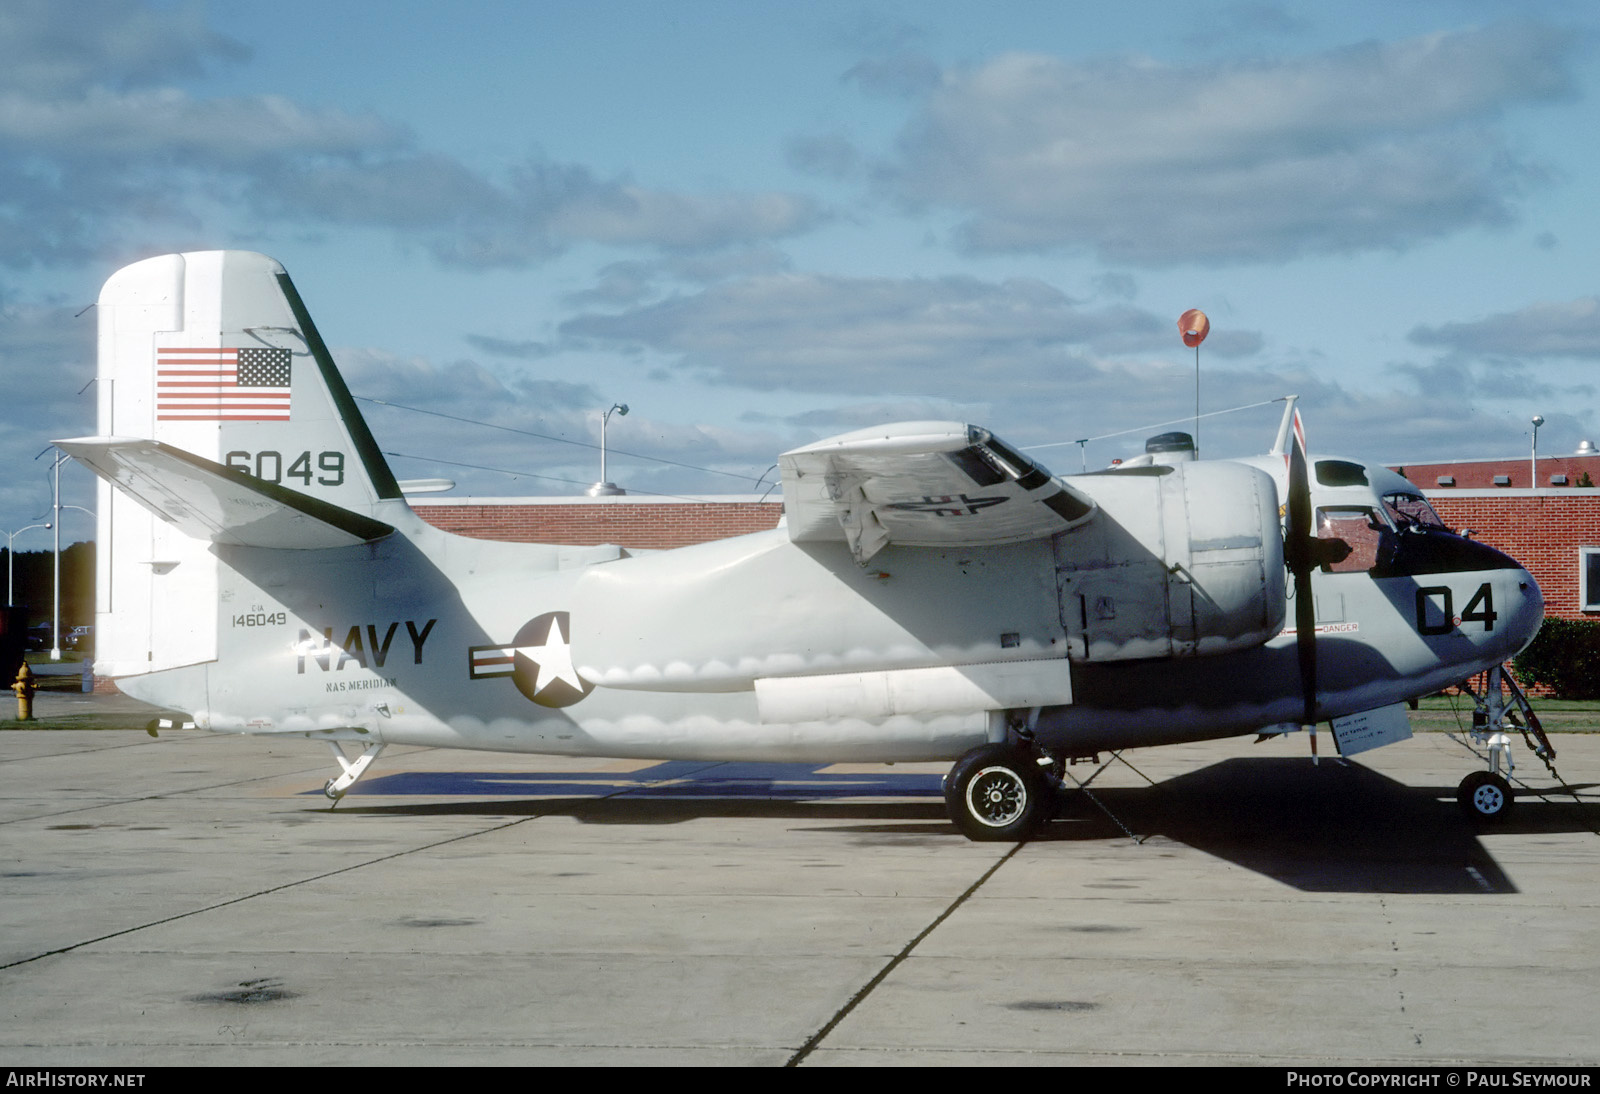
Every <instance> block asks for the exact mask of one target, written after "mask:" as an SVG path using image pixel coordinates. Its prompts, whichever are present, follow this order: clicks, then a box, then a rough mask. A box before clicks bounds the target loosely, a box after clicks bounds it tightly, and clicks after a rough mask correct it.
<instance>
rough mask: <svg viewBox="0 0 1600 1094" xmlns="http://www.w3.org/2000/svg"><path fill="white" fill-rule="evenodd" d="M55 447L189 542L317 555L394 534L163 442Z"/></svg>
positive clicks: (87, 441) (120, 440) (80, 441)
mask: <svg viewBox="0 0 1600 1094" xmlns="http://www.w3.org/2000/svg"><path fill="white" fill-rule="evenodd" d="M55 443H56V447H58V448H60V449H61V450H62V451H63V452H65V453H67V454H68V455H69V456H71V457H73V458H74V459H76V460H77V461H78V462H79V463H82V464H84V465H86V466H87V467H89V468H90V469H91V470H92V471H94V473H95V474H97V475H99V476H100V477H101V478H103V479H105V480H106V481H107V482H109V483H111V485H113V486H115V487H116V488H117V489H119V490H121V491H123V492H124V493H125V494H127V495H128V496H129V497H131V498H133V499H134V500H135V501H137V502H138V503H139V504H140V505H142V506H144V507H145V508H146V509H148V510H150V511H151V512H152V513H154V514H155V515H156V516H158V517H160V518H161V519H162V520H164V521H166V522H168V523H169V524H172V525H174V526H175V527H177V528H178V529H179V530H180V531H182V532H183V533H184V534H185V535H189V536H192V537H194V538H195V539H202V540H210V541H212V542H213V543H226V544H232V545H234V546H238V547H278V548H289V549H298V550H311V549H315V548H320V547H350V546H354V545H355V544H358V543H370V542H372V541H373V540H377V539H382V538H383V537H384V536H387V535H389V534H390V533H391V532H393V531H394V528H393V527H391V526H390V525H388V524H385V523H383V522H382V521H380V520H374V519H372V518H371V517H368V516H363V515H362V514H360V513H353V512H351V511H350V510H348V509H343V508H340V507H339V506H337V505H334V504H332V503H330V502H326V501H321V500H319V499H317V498H313V497H310V496H308V495H306V494H301V493H298V492H296V491H294V490H290V489H288V488H287V487H283V486H279V485H277V484H276V483H270V482H265V481H263V480H261V479H258V478H254V477H253V476H250V475H247V474H245V473H244V472H242V471H236V470H231V469H229V468H227V467H224V466H222V465H221V464H219V463H213V462H212V461H210V460H208V459H204V458H203V457H200V456H196V455H194V454H193V453H190V452H185V451H184V450H183V449H181V448H174V447H173V446H172V445H169V444H163V443H162V442H160V441H155V440H146V439H142V438H136V437H78V438H74V439H72V440H67V441H57V442H55Z"/></svg>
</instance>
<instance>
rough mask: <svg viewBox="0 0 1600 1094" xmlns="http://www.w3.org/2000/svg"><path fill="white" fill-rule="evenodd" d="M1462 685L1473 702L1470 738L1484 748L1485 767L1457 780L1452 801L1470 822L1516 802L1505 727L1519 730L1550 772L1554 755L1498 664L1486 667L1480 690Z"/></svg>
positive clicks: (1491, 817)
mask: <svg viewBox="0 0 1600 1094" xmlns="http://www.w3.org/2000/svg"><path fill="white" fill-rule="evenodd" d="M1464 690H1466V691H1467V692H1468V694H1470V695H1471V696H1472V697H1473V700H1474V703H1475V709H1474V710H1473V712H1472V739H1473V741H1474V742H1476V743H1477V744H1478V745H1479V746H1480V747H1483V748H1485V749H1487V750H1488V753H1489V770H1487V771H1474V772H1472V773H1471V774H1470V775H1468V776H1467V777H1466V778H1464V779H1462V780H1461V785H1460V786H1458V787H1457V788H1456V803H1457V804H1458V805H1460V806H1461V809H1462V811H1463V812H1464V813H1466V815H1467V816H1468V817H1470V818H1472V819H1473V820H1474V821H1478V822H1480V823H1488V822H1494V821H1499V820H1502V819H1504V818H1505V816H1506V815H1507V814H1508V813H1509V812H1510V811H1511V807H1512V805H1513V804H1515V802H1516V793H1515V791H1513V790H1512V789H1511V782H1510V779H1509V776H1510V774H1511V773H1512V771H1513V770H1515V768H1516V764H1515V762H1514V761H1513V759H1512V757H1511V735H1510V734H1509V733H1507V732H1506V730H1508V729H1515V730H1519V731H1520V732H1521V733H1522V737H1523V740H1524V741H1526V742H1527V744H1528V747H1529V748H1531V749H1533V754H1534V755H1535V756H1537V757H1538V758H1539V759H1541V760H1543V761H1544V763H1545V766H1546V767H1550V769H1551V772H1552V773H1553V772H1554V771H1555V768H1554V767H1551V765H1550V761H1551V760H1553V759H1555V755H1556V750H1555V746H1554V745H1552V744H1551V743H1550V738H1549V737H1547V736H1546V735H1545V732H1544V727H1543V726H1541V725H1540V724H1539V716H1538V715H1537V714H1535V713H1534V712H1533V707H1532V705H1530V704H1529V702H1528V698H1527V696H1525V695H1524V694H1523V693H1522V689H1521V688H1519V687H1518V686H1517V682H1516V681H1515V680H1513V679H1512V678H1511V676H1510V674H1509V673H1507V672H1506V671H1505V669H1504V668H1503V667H1502V666H1500V665H1496V666H1495V667H1494V668H1492V669H1490V670H1489V671H1488V673H1487V674H1486V677H1485V680H1484V687H1483V691H1482V693H1481V694H1480V693H1478V692H1475V691H1473V690H1472V689H1471V687H1470V686H1466V687H1465V689H1464ZM1508 700H1509V701H1508ZM1535 742H1537V743H1535Z"/></svg>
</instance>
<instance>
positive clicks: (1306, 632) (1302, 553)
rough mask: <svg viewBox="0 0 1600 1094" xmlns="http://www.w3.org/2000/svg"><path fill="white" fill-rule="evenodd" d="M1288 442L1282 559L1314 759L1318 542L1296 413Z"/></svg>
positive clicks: (1303, 718)
mask: <svg viewBox="0 0 1600 1094" xmlns="http://www.w3.org/2000/svg"><path fill="white" fill-rule="evenodd" d="M1294 427H1295V428H1294V440H1293V442H1292V443H1291V444H1290V445H1289V453H1288V460H1289V531H1288V535H1287V536H1286V537H1285V538H1284V541H1283V561H1284V565H1286V566H1287V567H1288V568H1289V574H1290V576H1291V577H1293V578H1294V648H1295V653H1296V655H1297V656H1298V657H1299V661H1300V694H1301V696H1302V697H1303V699H1304V702H1305V707H1304V710H1303V711H1302V712H1301V716H1300V724H1301V725H1303V726H1305V727H1306V729H1307V731H1308V732H1309V733H1310V734H1311V762H1312V763H1316V761H1317V606H1316V602H1315V601H1314V599H1313V595H1312V592H1311V568H1312V567H1313V566H1314V565H1316V561H1315V558H1314V556H1315V554H1316V543H1315V540H1314V538H1313V537H1312V534H1311V476H1310V471H1309V469H1308V468H1307V467H1306V447H1305V434H1304V433H1303V432H1302V431H1301V428H1300V415H1299V413H1298V412H1296V414H1295V416H1294Z"/></svg>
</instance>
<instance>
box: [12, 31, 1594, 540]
mask: <svg viewBox="0 0 1600 1094" xmlns="http://www.w3.org/2000/svg"><path fill="white" fill-rule="evenodd" d="M1597 27H1600V15H1597V14H1596V9H1594V8H1593V6H1592V5H1589V4H1583V3H1561V2H1543V3H1541V2H1531V3H1523V4H1518V5H1515V6H1513V5H1506V4H1500V3H1493V4H1491V3H1478V2H1469V0H1434V2H1428V0H1417V2H1413V3H1407V4H1403V5H1401V4H1340V5H1327V4H1294V3H1284V4H1274V3H1235V4H1228V3H1213V4H1199V3H1177V2H1171V3H1134V4H1130V5H1124V6H1122V7H1121V8H1120V9H1118V10H1117V11H1109V10H1103V9H1102V7H1101V6H1090V5H1074V4H1061V3H986V4H982V5H979V4H976V3H881V2H848V3H847V2H816V3H808V4H804V5H800V4H763V3H755V2H742V3H720V2H709V0H698V2H695V0H687V2H682V3H670V4H669V3H642V2H630V3H624V2H613V3H607V2H591V3H582V4H579V3H553V2H551V3H512V2H478V3H474V2H470V0H468V2H463V3H456V4H451V5H442V4H436V3H421V2H410V3H407V2H383V3H380V2H354V0H351V2H334V3H326V2H324V3H302V2H298V0H287V2H280V3H276V4H272V5H264V4H254V3H214V4H211V5H199V4H190V3H159V2H137V0H74V2H71V3H60V2H48V0H39V2H34V0H7V3H5V4H4V5H3V6H0V50H3V51H4V54H3V58H0V59H3V60H4V61H5V63H4V64H3V65H0V379H3V381H4V383H5V385H6V387H7V389H8V391H9V393H10V394H9V395H8V397H7V398H5V399H0V460H4V466H5V467H6V468H7V469H8V474H7V475H6V476H5V477H4V479H3V480H0V527H3V528H4V529H6V530H10V529H15V528H17V527H19V526H21V525H24V524H27V523H31V522H32V521H33V519H34V518H35V517H36V515H37V514H40V513H42V512H44V510H45V508H46V507H47V506H48V504H49V488H48V484H47V480H46V476H45V470H46V464H47V461H48V457H45V458H44V459H40V460H37V461H36V460H35V459H34V456H35V454H36V453H37V452H39V451H40V450H41V449H43V448H44V447H45V446H46V444H47V443H48V441H49V439H50V438H51V437H58V436H74V435H80V434H83V433H89V432H92V431H93V428H94V423H93V403H92V392H84V393H82V394H79V392H80V389H82V388H83V387H84V385H85V384H87V383H88V382H89V380H90V378H91V376H92V375H93V367H94V366H93V334H94V330H93V322H94V312H93V311H92V310H91V311H89V312H88V313H86V314H84V315H82V316H78V315H77V313H78V312H80V311H81V310H82V309H83V308H84V307H85V305H87V304H89V303H91V302H92V301H93V300H94V298H95V295H96V294H97V292H98V289H99V285H100V283H101V282H102V281H103V280H104V279H105V278H106V277H107V276H108V275H109V274H110V273H111V272H112V271H114V270H115V269H116V268H118V267H119V266H120V265H122V264H124V263H126V262H129V261H133V260H136V259H139V258H143V257H148V256H150V255H153V254H159V253H163V252H167V251H175V250H191V249H204V248H216V247H238V248H247V249H253V250H260V251H264V252H266V253H268V254H271V255H272V256H274V257H276V258H278V259H279V260H280V261H282V262H283V263H284V265H285V266H286V267H287V268H288V269H289V271H290V273H291V275H293V277H294V278H295V280H296V283H297V284H298V285H299V288H300V291H301V293H302V295H303V296H304V297H305V299H306V301H307V303H308V305H309V306H310V308H311V311H312V313H313V315H314V316H315V317H316V319H317V321H318V324H319V326H320V327H321V329H322V332H323V334H324V336H325V337H326V338H327V340H328V341H329V343H330V345H331V346H332V347H333V348H334V352H335V356H336V357H337V358H338V359H339V361H340V364H341V367H342V368H343V369H344V371H345V374H346V377H347V379H348V380H349V382H350V385H351V387H352V389H353V390H354V391H355V393H356V394H357V396H365V397H367V398H369V399H377V400H383V401H385V402H387V403H390V404H400V405H402V406H410V407H415V408H421V409H427V410H431V411H434V412H437V413H441V414H448V415H452V416H454V418H463V419H469V420H472V421H476V422H485V423H490V424H491V425H493V426H499V427H502V428H499V429H494V428H489V427H486V426H474V425H468V424H464V423H462V422H459V421H456V420H453V418H443V417H438V416H435V415H429V414H423V413H419V412H418V411H417V410H401V409H396V408H394V407H393V406H383V405H379V404H376V403H371V402H368V403H364V404H363V405H364V406H365V407H366V408H367V409H368V410H369V411H370V420H371V423H372V425H373V428H374V432H375V433H376V434H377V436H378V439H379V442H380V444H381V445H382V447H384V448H385V449H386V450H388V451H390V452H391V453H396V454H397V455H395V456H394V457H393V462H394V465H395V468H396V471H397V473H398V474H399V476H400V477H401V478H420V477H427V476H434V475H445V476H448V477H452V478H455V479H457V480H458V481H459V482H460V483H461V490H460V492H471V493H475V494H482V495H511V496H517V495H533V494H564V493H576V492H579V491H581V489H582V486H583V484H586V483H588V482H590V481H592V480H593V479H594V477H595V475H596V473H597V470H598V467H597V462H598V461H597V458H596V456H595V454H594V452H593V451H592V449H589V448H586V447H583V446H582V444H574V443H562V441H561V440H557V441H551V440H543V439H540V438H538V437H534V436H529V435H528V434H529V433H533V434H540V435H543V436H546V437H555V438H561V439H563V440H564V441H566V442H573V441H576V442H593V441H594V440H595V439H596V437H597V433H598V425H597V419H598V414H599V412H600V410H602V409H603V408H604V407H607V406H609V405H610V404H611V403H612V402H613V401H621V402H626V403H628V404H630V406H631V408H632V413H631V414H630V415H629V416H628V417H627V418H622V419H619V418H613V419H612V428H611V432H610V442H611V445H612V447H613V449H614V450H620V451H621V452H626V453H633V454H637V455H636V456H635V455H628V456H624V455H620V454H619V455H617V456H615V457H614V459H613V460H612V462H611V466H610V470H611V477H612V478H613V479H615V480H616V481H618V482H620V483H621V484H622V485H624V486H626V487H628V488H629V489H630V490H633V491H635V492H645V491H657V492H663V493H691V492H742V491H746V490H749V489H752V487H753V485H754V483H755V481H756V480H757V478H758V477H759V476H761V475H762V473H763V472H764V471H765V470H766V469H767V468H768V467H769V465H771V464H772V463H773V462H774V460H775V459H776V456H777V454H778V453H779V452H780V451H782V450H784V449H786V448H789V447H793V446H795V445H798V444H802V443H805V442H807V441H810V440H814V439H817V438H820V437H823V436H827V435H829V434H831V433H837V432H843V431H845V430H848V429H854V428H858V427H861V426H864V425H870V424H873V423H874V422H880V421H892V420H903V419H914V418H928V417H937V418H958V419H964V420H968V421H973V422H977V423H979V424H982V425H985V426H987V427H989V428H991V429H993V430H994V431H995V432H997V433H998V434H1000V435H1001V436H1003V437H1005V438H1006V439H1008V440H1009V441H1011V442H1012V443H1014V444H1018V445H1046V444H1052V443H1058V442H1063V441H1066V442H1071V441H1075V440H1077V439H1078V438H1083V437H1102V436H1104V435H1107V434H1115V433H1120V432H1121V431H1123V430H1135V432H1134V433H1132V434H1129V435H1124V436H1116V437H1111V438H1108V439H1105V440H1097V441H1095V442H1093V443H1091V444H1090V445H1089V446H1088V451H1087V457H1088V460H1089V461H1090V464H1091V466H1099V465H1103V464H1105V463H1106V462H1108V461H1109V460H1110V459H1111V458H1113V457H1116V456H1124V455H1130V454H1132V453H1134V452H1137V451H1139V450H1140V446H1141V443H1142V437H1143V432H1144V431H1143V430H1142V429H1141V428H1140V427H1144V426H1152V425H1154V424H1155V423H1160V422H1166V421H1168V420H1171V419H1177V418H1181V417H1183V416H1185V415H1188V414H1191V413H1192V412H1193V400H1194V388H1193V382H1194V378H1193V370H1194V357H1193V353H1192V351H1190V350H1187V349H1186V348H1184V347H1183V346H1182V344H1181V342H1180V341H1179V338H1178V331H1177V327H1176V320H1177V317H1178V315H1179V314H1181V313H1182V312H1183V311H1184V310H1185V309H1187V308H1190V307H1200V308H1203V309H1204V310H1206V311H1207V313H1208V314H1209V315H1210V317H1211V320H1212V335H1211V338H1210V339H1209V340H1208V341H1207V343H1206V344H1205V346H1204V348H1203V349H1202V352H1201V369H1202V377H1203V383H1202V401H1203V406H1204V409H1205V410H1207V411H1213V410H1222V409H1225V408H1228V407H1235V406H1241V405H1244V404H1250V403H1257V402H1260V401H1262V400H1267V399H1271V398H1274V397H1276V396H1279V395H1283V394H1286V393H1290V392H1295V393H1299V394H1300V395H1301V396H1302V399H1303V401H1302V407H1303V411H1304V416H1305V419H1306V424H1307V430H1308V434H1309V440H1310V443H1311V446H1312V448H1313V449H1314V450H1320V451H1323V452H1341V453H1344V454H1349V455H1355V456H1361V457H1369V458H1380V459H1386V460H1395V461H1406V460H1421V459H1424V458H1447V457H1452V456H1487V455H1507V454H1517V453H1521V452H1524V451H1526V449H1527V445H1528V431H1529V425H1528V419H1529V417H1530V416H1531V415H1532V414H1534V413H1540V414H1543V415H1544V417H1545V418H1546V419H1547V423H1548V424H1547V425H1546V426H1545V427H1544V428H1543V429H1541V431H1540V449H1541V451H1543V452H1561V451H1571V450H1572V448H1574V447H1575V446H1576V445H1577V443H1578V442H1579V441H1580V440H1582V439H1584V438H1596V439H1600V421H1597V419H1596V414H1595V403H1596V389H1595V385H1594V381H1593V379H1592V377H1591V373H1592V371H1593V369H1594V367H1595V362H1596V359H1597V358H1600V297H1597V295H1596V294H1597V293H1600V285H1597V284H1596V274H1595V273H1594V265H1595V264H1594V260H1593V256H1594V255H1595V254H1596V253H1597V251H1600V222H1597V218H1596V216H1595V215H1594V210H1595V209H1596V208H1597V207H1600V201H1597V198H1600V192H1597V191H1600V185H1597V184H1600V170H1597V166H1596V164H1595V162H1594V161H1595V157H1596V151H1595V141H1594V139H1593V134H1594V133H1595V132H1596V131H1600V125H1597V124H1596V123H1597V121H1600V119H1597V117H1596V110H1595V106H1594V93H1595V90H1596V88H1597V86H1600V64H1597V53H1596V30H1597ZM1275 423H1276V411H1275V409H1274V408H1272V407H1258V408H1256V409H1253V410H1248V411H1242V412H1240V413H1237V414H1230V415H1226V416H1221V417H1216V418H1209V419H1207V420H1206V421H1205V422H1204V423H1203V425H1202V429H1201V435H1202V444H1203V447H1204V449H1205V452H1206V454H1207V455H1212V456H1226V455H1235V454H1243V453H1247V452H1252V451H1259V450H1261V449H1263V448H1264V447H1265V446H1266V445H1267V444H1268V443H1269V441H1270V439H1271V434H1272V430H1273V428H1274V426H1275ZM516 431H521V432H516ZM1149 431H1150V432H1155V431H1157V430H1155V429H1151V430H1149ZM1036 454H1037V455H1038V456H1039V457H1040V458H1041V459H1042V461H1043V462H1044V463H1046V465H1047V466H1051V467H1052V468H1054V469H1056V470H1059V471H1071V470H1076V469H1077V468H1078V467H1079V466H1080V462H1079V461H1080V452H1079V449H1078V446H1076V445H1073V444H1070V443H1069V444H1067V445H1066V446H1065V447H1056V448H1044V449H1040V450H1039V451H1038V452H1037V453H1036ZM638 457H654V459H653V460H652V459H643V458H638ZM444 461H449V462H448V463H446V462H444ZM661 461H667V462H661ZM461 465H476V467H479V468H492V469H495V470H475V469H473V468H470V467H465V466H461ZM682 465H689V466H688V467H685V466H682ZM695 469H703V470H695ZM506 472H512V473H506ZM63 484H64V493H65V495H66V500H67V501H68V502H71V503H75V504H81V505H85V506H90V507H92V506H93V504H94V502H93V491H92V487H91V477H90V476H89V475H88V473H87V472H85V471H84V470H83V469H81V468H76V467H69V468H67V469H66V470H65V471H64V473H63ZM64 524H65V526H66V529H67V533H68V538H69V539H70V538H82V537H84V536H87V535H88V534H89V533H90V522H89V520H88V518H87V517H86V516H85V515H84V514H81V513H72V514H69V517H68V519H67V521H65V522H64ZM29 537H30V538H24V539H21V540H19V541H18V546H19V548H21V547H26V546H42V545H43V542H44V540H43V538H42V537H41V536H40V533H29Z"/></svg>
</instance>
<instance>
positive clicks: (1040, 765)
mask: <svg viewBox="0 0 1600 1094" xmlns="http://www.w3.org/2000/svg"><path fill="white" fill-rule="evenodd" d="M1054 762H1055V761H1054V760H1053V759H1051V758H1050V757H1049V756H1047V755H1044V754H1043V753H1041V752H1039V751H1038V750H1037V749H1035V748H1033V747H1031V746H1029V745H1028V744H1025V743H1022V742H1019V743H1017V744H989V745H981V746H979V747H978V748H975V749H973V750H972V751H971V752H968V753H967V754H966V755H965V756H963V757H961V759H959V760H957V761H956V765H955V767H953V768H951V769H950V774H949V775H947V776H945V780H944V802H945V807H946V808H947V809H948V810H949V811H950V819H951V820H952V821H954V822H955V826H956V827H957V828H959V829H961V833H962V834H963V835H964V836H966V837H967V838H968V839H971V840H980V841H996V840H1024V839H1027V838H1028V837H1029V836H1030V835H1032V834H1033V830H1034V829H1035V828H1036V827H1037V826H1038V825H1039V823H1040V822H1041V821H1043V820H1045V819H1046V817H1047V815H1048V808H1047V807H1048V805H1049V803H1050V802H1052V801H1053V800H1054V798H1055V795H1054V793H1053V790H1054V787H1053V785H1052V783H1051V780H1050V778H1049V776H1048V775H1047V774H1046V771H1045V768H1047V767H1049V766H1051V765H1053V764H1054Z"/></svg>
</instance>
